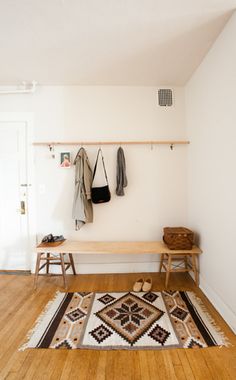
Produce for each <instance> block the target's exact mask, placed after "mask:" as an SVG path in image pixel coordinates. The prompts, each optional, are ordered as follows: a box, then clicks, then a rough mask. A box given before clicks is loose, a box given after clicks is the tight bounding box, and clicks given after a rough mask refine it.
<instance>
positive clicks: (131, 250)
mask: <svg viewBox="0 0 236 380" xmlns="http://www.w3.org/2000/svg"><path fill="white" fill-rule="evenodd" d="M36 251H37V252H41V253H42V252H51V253H56V252H57V253H75V254H76V253H77V254H162V253H168V254H172V255H178V254H182V255H183V254H189V253H191V254H196V255H198V254H200V253H202V251H201V249H200V248H198V247H197V246H193V248H192V249H190V250H171V249H169V248H168V247H167V246H166V245H165V244H164V243H163V242H162V241H127V242H125V241H109V242H108V241H71V240H66V241H65V242H63V243H62V244H61V245H60V246H58V247H37V248H36Z"/></svg>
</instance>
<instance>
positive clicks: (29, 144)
mask: <svg viewBox="0 0 236 380" xmlns="http://www.w3.org/2000/svg"><path fill="white" fill-rule="evenodd" d="M0 122H4V123H9V124H10V123H23V124H24V126H25V131H26V139H25V142H26V146H25V148H26V175H27V183H28V184H30V186H28V194H27V195H28V197H27V204H28V207H27V237H28V244H27V252H26V254H27V256H28V257H29V268H30V270H31V272H32V271H34V264H35V242H36V208H35V202H34V199H35V186H34V184H35V181H34V160H33V135H34V114H33V112H0Z"/></svg>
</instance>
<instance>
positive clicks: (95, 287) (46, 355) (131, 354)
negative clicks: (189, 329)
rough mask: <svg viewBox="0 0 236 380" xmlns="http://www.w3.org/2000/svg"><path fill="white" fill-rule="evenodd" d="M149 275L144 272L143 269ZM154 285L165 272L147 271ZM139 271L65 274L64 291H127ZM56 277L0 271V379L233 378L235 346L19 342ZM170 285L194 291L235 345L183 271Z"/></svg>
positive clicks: (235, 376) (157, 287)
mask: <svg viewBox="0 0 236 380" xmlns="http://www.w3.org/2000/svg"><path fill="white" fill-rule="evenodd" d="M146 276H147V274H146ZM151 276H152V278H153V290H155V291H158V290H162V289H163V284H164V277H163V274H161V275H160V274H154V273H152V274H151ZM138 277H139V275H137V274H121V275H117V274H114V275H113V274H108V275H79V276H69V289H68V291H129V290H131V289H132V285H133V282H134V280H135V279H137V278H138ZM61 285H62V279H61V278H59V277H45V276H41V277H40V278H39V282H38V288H37V290H36V291H34V290H33V277H32V276H21V275H0V326H1V328H0V379H1V380H2V379H8V380H13V379H15V380H20V379H33V380H36V379H45V380H50V379H55V380H59V379H70V380H72V379H77V380H84V379H89V380H96V379H99V380H103V379H107V380H113V379H115V380H123V379H133V380H139V379H140V380H141V379H142V380H148V379H153V380H158V379H162V380H167V379H186V380H191V379H196V380H197V379H201V380H208V379H212V380H217V379H219V380H224V379H232V380H235V379H236V347H229V348H226V347H222V348H218V347H212V348H205V349H195V350H194V349H173V350H161V351H159V350H157V351H93V350H49V349H47V350H46V349H28V350H25V351H24V352H19V351H18V347H19V346H20V345H21V344H22V343H23V342H24V340H25V336H26V334H27V332H28V331H29V329H30V328H31V327H32V326H33V324H34V321H35V319H36V318H37V317H38V315H39V313H40V312H41V311H42V310H43V308H44V306H45V304H46V303H47V301H48V300H50V299H51V298H52V296H53V295H54V293H55V291H56V290H62V291H63V290H64V289H63V288H62V287H61ZM170 288H171V289H182V290H194V291H195V292H196V293H197V294H198V295H199V296H200V297H201V298H202V299H203V300H204V302H205V304H206V305H207V307H208V309H209V312H210V313H211V314H212V316H213V317H214V319H215V321H216V322H217V323H218V324H219V325H220V327H221V328H222V330H223V331H224V332H225V334H226V335H227V336H228V338H229V339H230V341H231V343H232V344H233V345H235V346H236V336H235V335H234V334H233V333H232V331H231V330H230V329H229V327H228V326H227V324H226V323H225V322H224V320H223V319H222V318H221V317H220V316H219V314H218V313H217V312H216V311H215V309H214V308H213V306H212V305H211V304H210V303H209V302H208V301H207V299H206V297H205V296H204V295H203V293H202V292H201V291H200V290H199V289H198V288H196V287H195V285H194V283H193V281H192V279H191V278H190V277H189V276H188V275H187V274H186V275H185V274H182V273H181V274H173V275H171V279H170Z"/></svg>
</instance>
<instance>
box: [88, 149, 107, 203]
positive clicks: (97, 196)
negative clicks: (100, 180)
mask: <svg viewBox="0 0 236 380" xmlns="http://www.w3.org/2000/svg"><path fill="white" fill-rule="evenodd" d="M99 157H101V159H102V164H103V170H104V174H105V178H106V185H104V186H99V187H94V186H93V185H92V189H91V198H92V202H93V203H106V202H109V200H110V199H111V193H110V189H109V185H108V179H107V172H106V168H105V164H104V158H103V155H102V150H101V149H98V154H97V159H96V163H95V166H94V170H93V181H94V177H95V174H96V170H97V164H98V160H99Z"/></svg>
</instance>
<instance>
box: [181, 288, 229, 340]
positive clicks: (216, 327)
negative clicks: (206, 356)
mask: <svg viewBox="0 0 236 380" xmlns="http://www.w3.org/2000/svg"><path fill="white" fill-rule="evenodd" d="M187 293H189V294H191V296H192V298H193V300H194V301H195V302H196V303H197V304H198V306H199V308H200V309H201V311H202V312H203V313H204V316H206V319H207V321H208V322H209V324H211V326H213V327H214V330H215V331H216V332H217V334H218V335H219V336H220V338H221V345H220V347H222V346H226V347H229V346H233V345H232V343H230V341H229V338H228V337H227V336H226V335H225V333H224V332H223V331H222V330H221V328H220V327H219V326H218V325H217V323H216V322H215V320H214V318H213V317H212V316H211V315H210V314H209V312H208V310H207V308H206V306H205V305H204V303H203V301H202V300H201V298H199V297H198V296H197V295H196V293H194V292H189V291H188V292H187Z"/></svg>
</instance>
